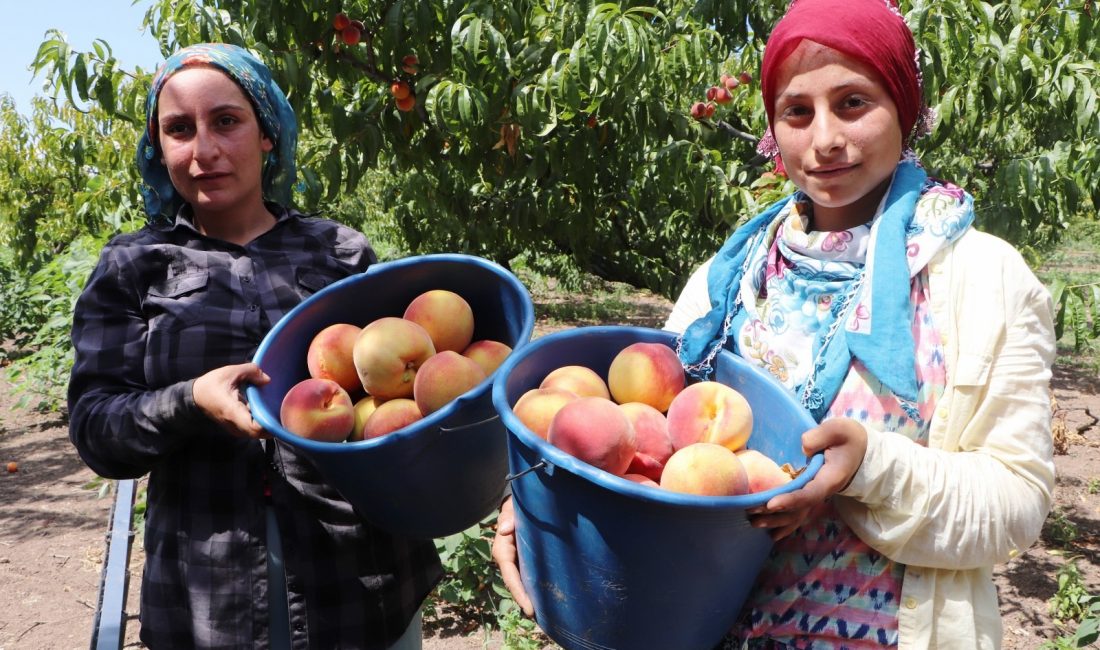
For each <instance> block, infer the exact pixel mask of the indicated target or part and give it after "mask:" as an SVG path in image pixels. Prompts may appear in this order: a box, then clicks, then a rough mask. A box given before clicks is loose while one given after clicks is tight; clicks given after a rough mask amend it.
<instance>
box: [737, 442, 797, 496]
mask: <svg viewBox="0 0 1100 650" xmlns="http://www.w3.org/2000/svg"><path fill="white" fill-rule="evenodd" d="M737 458H738V459H739V460H740V461H741V464H742V465H744V466H745V473H746V474H747V475H748V479H749V492H763V491H765V490H770V489H772V488H777V487H779V486H781V485H786V484H787V483H790V482H791V475H790V474H788V473H787V472H785V471H783V468H782V467H780V466H779V463H776V462H775V461H774V460H772V459H771V458H768V457H767V456H765V455H764V454H762V453H760V452H759V451H756V450H755V449H742V450H741V451H739V452H737Z"/></svg>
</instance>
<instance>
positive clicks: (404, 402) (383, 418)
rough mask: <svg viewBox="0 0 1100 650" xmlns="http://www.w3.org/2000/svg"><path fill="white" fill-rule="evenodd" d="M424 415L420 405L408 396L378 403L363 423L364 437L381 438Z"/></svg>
mask: <svg viewBox="0 0 1100 650" xmlns="http://www.w3.org/2000/svg"><path fill="white" fill-rule="evenodd" d="M423 417H424V416H423V415H421V413H420V407H419V406H417V405H416V402H414V401H413V400H411V399H408V398H407V397H399V398H397V399H391V400H388V401H386V402H383V403H381V404H379V405H378V408H376V409H375V410H374V413H371V414H370V417H368V418H367V421H366V423H365V424H364V425H363V439H365V440H371V439H373V438H379V437H381V436H384V435H386V434H387V433H393V432H394V431H398V430H400V429H404V428H405V427H407V426H409V425H410V424H413V423H414V422H417V421H418V420H420V419H422V418H423Z"/></svg>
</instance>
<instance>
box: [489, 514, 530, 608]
mask: <svg viewBox="0 0 1100 650" xmlns="http://www.w3.org/2000/svg"><path fill="white" fill-rule="evenodd" d="M515 521H516V520H515V511H514V510H513V506H512V499H511V497H509V498H508V499H507V500H505V502H504V503H503V504H502V505H501V506H500V514H499V515H497V531H496V536H495V537H494V538H493V561H495V562H496V563H497V567H498V568H499V569H500V577H501V579H502V580H503V581H504V586H505V587H506V588H507V589H508V591H509V592H511V594H512V598H513V599H514V600H515V601H516V604H517V605H519V608H520V609H522V610H523V613H524V614H526V615H527V616H534V614H535V607H534V605H532V604H531V598H530V596H528V595H527V590H526V589H524V588H523V580H522V579H521V578H520V575H519V552H518V549H517V548H516V535H515V532H516V525H515Z"/></svg>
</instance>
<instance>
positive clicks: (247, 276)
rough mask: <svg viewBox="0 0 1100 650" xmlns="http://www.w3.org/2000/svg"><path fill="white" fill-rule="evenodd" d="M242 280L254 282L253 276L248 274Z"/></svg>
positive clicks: (246, 282)
mask: <svg viewBox="0 0 1100 650" xmlns="http://www.w3.org/2000/svg"><path fill="white" fill-rule="evenodd" d="M241 280H242V281H244V283H245V284H248V283H250V282H252V276H251V275H246V276H244V277H243V278H241Z"/></svg>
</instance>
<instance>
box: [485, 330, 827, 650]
mask: <svg viewBox="0 0 1100 650" xmlns="http://www.w3.org/2000/svg"><path fill="white" fill-rule="evenodd" d="M638 341H645V342H658V343H663V344H666V345H668V346H669V347H673V348H674V347H675V344H676V337H675V335H673V334H671V333H669V332H664V331H660V330H654V329H646V328H638V327H582V328H578V329H573V330H566V331H562V332H558V333H555V334H550V335H547V336H544V337H542V338H539V339H536V340H535V341H533V342H532V343H530V344H529V345H527V346H525V347H524V348H523V349H522V350H520V351H518V352H517V353H515V354H513V355H512V356H511V357H509V358H508V359H507V360H506V361H505V363H504V365H503V366H502V367H501V368H500V369H499V371H498V375H497V379H496V380H495V382H494V384H493V404H494V405H495V406H496V409H497V411H498V412H499V413H500V415H501V419H502V420H503V421H504V424H505V426H506V427H507V428H508V432H509V435H508V446H509V462H510V467H511V471H512V473H513V476H514V477H515V478H514V479H513V480H512V482H511V485H512V493H513V497H514V505H515V513H516V526H517V529H516V541H517V545H518V548H519V558H520V571H521V573H522V576H523V582H524V586H525V588H526V589H527V592H528V593H529V594H530V595H531V598H532V601H533V603H534V606H535V614H536V619H537V621H538V624H539V626H540V627H541V628H542V629H543V631H545V632H546V634H547V635H549V636H550V638H552V639H553V640H554V641H555V642H557V643H558V644H560V645H561V646H563V647H564V648H567V649H569V650H574V649H588V650H597V649H598V650H608V649H619V650H634V649H637V648H675V649H676V650H695V649H700V650H710V649H711V648H713V647H714V645H715V644H717V643H718V642H719V641H721V639H722V637H723V636H724V635H725V634H726V632H727V631H729V629H730V628H731V627H732V625H733V623H734V622H735V621H736V619H737V616H738V613H739V611H740V609H741V606H742V604H743V603H744V602H745V599H746V598H747V596H748V594H749V590H750V589H751V587H752V585H753V582H754V581H755V580H756V576H757V574H758V573H759V571H760V569H761V567H762V566H763V563H764V561H765V559H766V558H767V556H768V553H769V552H770V550H771V547H772V542H771V538H770V537H769V536H768V534H767V533H766V532H765V531H763V530H759V529H755V528H752V527H751V526H750V525H749V523H748V520H747V518H746V514H745V510H746V508H750V507H753V506H756V505H760V504H763V503H765V502H766V501H767V500H768V499H770V498H771V497H772V496H774V495H775V494H778V493H780V492H783V491H787V490H793V489H796V488H798V487H801V486H802V485H805V484H806V482H808V481H809V480H810V478H812V477H813V475H814V474H816V472H817V470H818V469H819V468H820V467H821V464H822V462H823V458H822V457H821V456H820V455H817V456H814V457H813V458H812V459H809V463H808V465H807V459H806V458H805V456H804V455H803V454H802V449H801V435H802V433H803V432H804V431H806V430H807V429H809V428H812V427H813V426H815V423H814V421H813V419H812V418H811V417H810V415H809V413H808V412H807V411H806V410H805V409H803V408H802V407H801V405H799V404H798V403H797V402H796V401H795V400H794V398H793V397H792V396H791V395H790V394H789V393H788V392H787V391H786V390H785V389H784V388H783V387H782V386H781V385H780V384H778V383H777V382H776V381H775V380H774V379H772V378H771V377H770V376H769V375H767V374H766V373H765V372H763V371H761V370H759V369H757V368H755V367H752V366H750V365H749V364H747V363H745V362H744V361H743V360H741V359H740V358H739V357H737V356H736V355H734V354H732V353H730V352H723V353H720V354H719V355H718V357H717V358H716V360H715V376H714V379H715V380H716V381H720V382H722V383H724V384H728V385H730V386H732V387H733V388H735V389H737V390H738V391H740V392H741V393H742V394H743V395H744V396H745V397H746V399H747V400H748V401H749V404H750V405H751V406H752V408H753V413H754V422H753V431H752V435H751V437H750V438H749V443H748V447H749V448H751V449H756V450H758V451H760V452H762V453H764V454H765V455H767V456H769V457H771V458H772V459H773V460H775V461H777V462H778V463H780V464H782V463H785V462H789V463H791V464H792V465H793V466H794V467H803V466H806V470H805V471H804V472H803V473H802V474H801V475H800V476H798V477H797V478H796V479H795V480H794V481H792V482H791V483H788V484H787V485H785V486H783V487H780V488H775V489H773V490H769V491H767V492H760V493H756V494H748V495H743V496H736V497H701V496H694V495H687V494H677V493H673V492H668V491H664V490H660V489H657V488H651V487H645V486H641V485H638V484H636V483H633V482H631V481H629V480H627V479H623V478H619V477H617V476H613V475H611V474H608V473H606V472H603V471H600V470H598V469H596V468H594V467H592V466H591V465H589V464H587V463H584V462H582V461H580V460H578V459H576V458H574V457H573V456H571V455H569V454H567V453H565V452H563V451H561V450H559V449H557V448H556V447H554V446H553V445H550V444H549V443H547V442H546V441H544V440H543V439H541V438H539V437H538V436H537V435H535V434H533V433H532V432H531V431H530V430H529V429H527V427H525V426H524V425H523V424H522V423H521V422H520V421H519V420H518V419H517V418H516V417H515V415H514V414H513V413H512V408H511V407H512V405H513V404H515V402H516V400H517V399H519V397H520V396H521V395H522V394H523V393H525V392H526V391H527V390H530V389H532V388H536V387H537V386H538V384H539V383H540V382H541V381H542V379H543V378H544V377H545V376H546V375H547V374H548V373H549V372H550V371H551V370H553V369H554V368H557V367H560V366H564V365H574V364H575V365H583V366H587V367H589V368H591V369H593V370H595V371H596V372H598V373H600V374H601V375H602V376H603V377H605V378H606V377H607V369H608V367H609V366H610V365H611V361H612V359H613V358H614V356H615V355H616V354H617V353H618V352H619V351H620V350H622V349H623V348H624V347H626V346H627V345H629V344H631V343H634V342H638Z"/></svg>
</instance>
